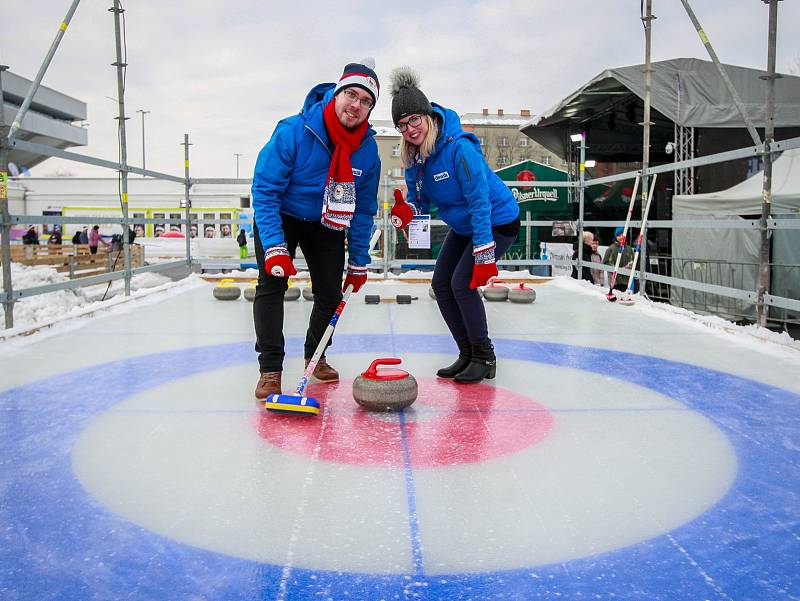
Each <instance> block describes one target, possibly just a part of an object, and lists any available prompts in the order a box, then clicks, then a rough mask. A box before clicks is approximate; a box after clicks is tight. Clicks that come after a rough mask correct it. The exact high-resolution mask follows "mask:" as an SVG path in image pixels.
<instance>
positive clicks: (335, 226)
mask: <svg viewBox="0 0 800 601" xmlns="http://www.w3.org/2000/svg"><path fill="white" fill-rule="evenodd" d="M334 102H335V99H334V98H332V99H331V101H330V102H329V103H328V104H327V105H326V106H325V109H324V110H323V111H322V118H323V120H324V121H325V129H327V130H328V136H329V137H330V139H331V141H332V142H333V144H334V149H333V157H332V158H331V166H330V168H329V169H328V182H327V185H326V186H325V194H324V196H323V200H324V202H323V205H322V220H321V221H322V225H324V226H326V227H329V228H331V229H332V230H343V229H344V228H346V227H347V226H348V225H350V220H351V219H352V218H353V213H354V212H355V210H356V184H355V180H354V179H353V166H352V165H351V164H350V155H352V154H353V153H354V152H355V151H356V149H357V148H358V147H359V145H360V144H361V141H362V140H363V139H364V134H365V133H366V131H367V128H368V127H369V124H368V123H367V120H366V119H364V121H363V122H362V123H361V125H359V126H358V127H356V128H355V129H347V128H346V127H344V126H343V125H342V124H341V122H340V121H339V117H337V116H336V111H335V110H334V107H333V103H334Z"/></svg>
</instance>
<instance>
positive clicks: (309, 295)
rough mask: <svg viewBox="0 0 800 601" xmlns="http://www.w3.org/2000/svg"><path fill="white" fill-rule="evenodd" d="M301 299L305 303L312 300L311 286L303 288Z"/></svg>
mask: <svg viewBox="0 0 800 601" xmlns="http://www.w3.org/2000/svg"><path fill="white" fill-rule="evenodd" d="M303 298H304V299H306V300H307V301H313V300H314V293H313V292H312V291H311V284H309V285H308V286H306V287H305V288H303Z"/></svg>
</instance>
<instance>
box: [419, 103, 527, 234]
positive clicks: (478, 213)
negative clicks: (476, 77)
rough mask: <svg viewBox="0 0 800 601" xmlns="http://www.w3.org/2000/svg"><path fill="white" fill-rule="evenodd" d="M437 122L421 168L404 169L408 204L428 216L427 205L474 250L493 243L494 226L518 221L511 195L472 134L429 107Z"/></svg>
mask: <svg viewBox="0 0 800 601" xmlns="http://www.w3.org/2000/svg"><path fill="white" fill-rule="evenodd" d="M431 104H432V106H433V110H434V112H435V113H436V114H437V115H438V116H439V117H440V119H441V122H442V123H441V126H440V130H439V136H438V137H437V138H436V146H435V147H434V150H433V152H432V153H431V155H430V156H429V157H428V158H427V160H426V161H425V162H424V164H419V163H417V164H415V165H412V166H411V167H409V168H408V169H406V173H405V176H406V184H407V185H408V201H409V202H410V203H412V204H413V205H414V206H415V207H416V208H417V210H418V211H419V212H421V213H428V212H429V211H430V205H431V203H432V204H434V205H436V208H437V211H438V214H439V217H440V218H441V219H442V221H444V222H445V223H446V224H447V225H449V226H450V227H451V228H452V230H453V231H454V232H455V233H456V234H459V235H461V236H465V237H472V244H473V246H480V245H483V244H488V243H490V242H491V241H492V226H493V225H505V224H506V223H511V222H512V221H514V220H515V219H516V218H517V217H518V216H519V205H518V204H517V201H516V199H515V198H514V195H513V194H512V193H511V190H510V189H509V188H508V186H506V185H505V184H504V183H503V182H502V180H501V179H500V178H499V177H497V174H496V173H495V172H494V171H492V170H491V168H490V167H489V165H488V164H487V163H486V161H485V160H484V158H483V153H481V145H480V142H479V141H478V138H477V137H475V134H472V133H469V132H465V131H464V130H463V129H461V120H460V119H459V118H458V115H457V114H456V113H455V112H454V111H452V110H450V109H446V108H443V107H441V106H439V105H438V104H436V103H435V102H434V103H431Z"/></svg>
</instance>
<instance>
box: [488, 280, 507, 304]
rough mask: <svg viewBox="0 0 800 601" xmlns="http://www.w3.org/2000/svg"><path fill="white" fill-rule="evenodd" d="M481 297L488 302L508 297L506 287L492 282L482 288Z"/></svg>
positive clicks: (499, 300)
mask: <svg viewBox="0 0 800 601" xmlns="http://www.w3.org/2000/svg"><path fill="white" fill-rule="evenodd" d="M483 298H485V299H486V300H487V301H489V302H503V301H504V300H506V299H507V298H508V288H506V287H505V286H503V285H502V284H495V283H494V282H492V283H491V284H489V285H488V286H486V287H485V288H484V289H483Z"/></svg>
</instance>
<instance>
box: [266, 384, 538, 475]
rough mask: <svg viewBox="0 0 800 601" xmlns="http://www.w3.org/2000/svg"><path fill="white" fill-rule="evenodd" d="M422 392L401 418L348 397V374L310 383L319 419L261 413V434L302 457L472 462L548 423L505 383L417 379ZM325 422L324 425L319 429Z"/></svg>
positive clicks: (500, 452)
mask: <svg viewBox="0 0 800 601" xmlns="http://www.w3.org/2000/svg"><path fill="white" fill-rule="evenodd" d="M417 384H418V387H419V394H418V396H417V400H416V401H415V402H414V404H413V405H411V407H409V408H407V409H406V410H405V411H404V413H403V415H402V418H401V416H400V414H398V413H375V412H371V411H367V410H365V409H363V408H362V407H359V406H358V405H357V404H356V402H355V401H354V400H353V395H352V385H353V382H352V380H344V381H339V382H335V383H330V384H313V385H311V386H309V387H308V389H307V390H306V394H307V395H308V396H312V397H314V398H316V399H317V400H318V401H319V402H320V405H321V407H322V408H321V410H320V414H319V415H318V416H316V417H309V416H300V415H287V414H281V413H271V412H261V413H260V414H258V416H257V418H256V428H257V430H258V434H259V435H260V436H261V437H262V438H263V439H264V440H266V441H268V442H269V443H271V444H273V445H275V446H276V447H280V448H282V449H285V450H287V451H291V452H293V453H297V454H300V455H306V456H313V455H314V454H315V453H317V452H318V453H319V458H320V459H321V460H323V461H332V462H339V463H349V464H353V465H368V466H382V467H398V466H402V465H404V463H405V461H406V460H405V454H406V450H407V452H408V462H409V463H410V466H411V467H437V466H444V465H460V464H465V463H476V462H479V461H485V460H487V459H493V458H497V457H502V456H504V455H508V454H510V453H514V452H516V451H520V450H522V449H525V448H527V447H530V446H532V445H534V444H536V443H538V442H540V441H541V440H542V439H544V438H545V437H546V436H547V435H548V434H549V432H550V431H551V430H552V428H553V424H554V419H553V416H552V414H551V413H550V412H549V411H548V410H547V409H545V408H544V407H543V406H542V405H540V404H539V403H537V402H535V401H533V400H532V399H530V398H528V397H525V396H522V395H519V394H517V393H515V392H513V391H510V390H506V389H504V388H496V387H494V386H487V385H485V384H456V383H455V382H453V381H452V380H442V379H439V378H418V379H417ZM323 426H324V431H322V428H323Z"/></svg>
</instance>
